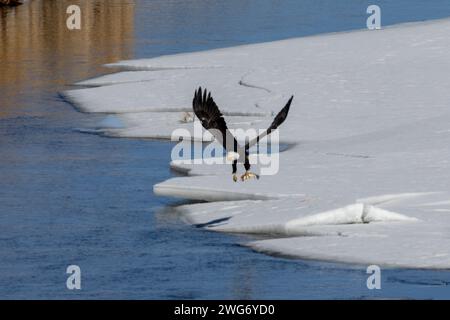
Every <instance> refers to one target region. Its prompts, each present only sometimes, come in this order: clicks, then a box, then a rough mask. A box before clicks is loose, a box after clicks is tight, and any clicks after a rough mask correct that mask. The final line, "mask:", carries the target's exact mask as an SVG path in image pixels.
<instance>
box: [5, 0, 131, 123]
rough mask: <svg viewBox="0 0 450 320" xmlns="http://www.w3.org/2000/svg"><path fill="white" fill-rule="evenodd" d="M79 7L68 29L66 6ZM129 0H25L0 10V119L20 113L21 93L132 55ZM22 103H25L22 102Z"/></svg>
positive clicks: (52, 87) (52, 86) (54, 86)
mask: <svg viewBox="0 0 450 320" xmlns="http://www.w3.org/2000/svg"><path fill="white" fill-rule="evenodd" d="M72 4H76V5H79V6H80V8H81V21H82V29H81V30H72V31H71V30H68V28H67V26H66V19H67V18H68V17H69V15H68V14H67V13H66V9H67V7H68V6H69V5H72ZM133 38H134V1H132V0H128V1H120V0H81V1H80V0H79V1H74V0H68V1H67V0H57V1H56V0H30V1H29V2H27V3H25V4H24V5H22V6H19V7H15V8H0V118H2V117H5V116H8V115H11V114H17V113H20V111H19V110H18V109H20V106H21V105H23V104H24V103H27V102H26V99H24V97H25V96H28V97H33V96H36V95H40V94H42V92H45V91H48V92H55V93H56V92H57V91H58V90H60V89H61V88H62V87H63V86H64V85H67V84H70V83H73V82H74V81H77V80H81V79H85V78H88V77H92V76H94V75H97V74H99V73H102V72H104V71H105V69H104V68H102V67H101V65H102V64H105V63H109V62H114V61H117V60H121V59H128V58H131V57H132V53H133V52H132V50H133V41H134V40H133ZM24 101H25V102H24Z"/></svg>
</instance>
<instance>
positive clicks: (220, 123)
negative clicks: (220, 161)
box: [192, 87, 237, 151]
mask: <svg viewBox="0 0 450 320" xmlns="http://www.w3.org/2000/svg"><path fill="white" fill-rule="evenodd" d="M192 107H193V109H194V113H195V115H196V116H197V118H198V119H199V120H200V122H201V123H202V126H203V128H205V129H206V130H208V131H209V132H210V133H211V134H212V135H213V136H214V138H215V139H216V140H217V141H219V142H220V143H221V144H222V145H223V147H224V149H225V150H227V151H233V150H235V149H236V148H237V141H236V139H235V138H234V136H233V135H232V134H231V132H230V131H229V130H228V127H227V124H226V122H225V119H224V118H223V114H222V113H221V112H220V110H219V107H217V105H216V103H215V102H214V99H213V98H212V97H211V92H209V93H208V92H207V90H206V89H205V90H203V91H202V88H201V87H200V88H199V89H198V90H197V91H195V94H194V100H193V101H192ZM227 144H229V146H230V147H229V148H227Z"/></svg>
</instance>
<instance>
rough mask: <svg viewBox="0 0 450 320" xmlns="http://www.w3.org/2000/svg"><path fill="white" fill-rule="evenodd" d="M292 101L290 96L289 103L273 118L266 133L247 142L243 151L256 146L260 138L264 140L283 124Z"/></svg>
mask: <svg viewBox="0 0 450 320" xmlns="http://www.w3.org/2000/svg"><path fill="white" fill-rule="evenodd" d="M292 99H294V96H292V97H291V98H290V99H289V101H288V102H287V103H286V105H285V106H284V108H283V109H281V111H280V112H278V114H277V116H276V117H275V119H273V122H272V124H271V125H270V127H269V128H268V129H267V130H266V131H264V132H263V133H262V134H260V135H259V136H258V137H256V138H255V139H253V140H251V141H249V142H247V143H246V144H245V149H246V150H248V149H249V148H251V147H252V146H254V145H255V144H257V143H258V142H259V141H260V140H261V139H262V138H264V137H265V136H267V135H269V134H270V133H271V132H272V131H273V130H276V129H277V128H278V127H279V126H280V125H281V124H282V123H283V122H284V120H286V118H287V116H288V113H289V108H290V107H291V103H292Z"/></svg>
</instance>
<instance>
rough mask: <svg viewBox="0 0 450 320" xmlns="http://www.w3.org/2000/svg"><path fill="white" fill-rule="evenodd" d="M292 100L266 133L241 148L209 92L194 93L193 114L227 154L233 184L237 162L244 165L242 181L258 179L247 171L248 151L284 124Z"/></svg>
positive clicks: (235, 179) (248, 162) (248, 166)
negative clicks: (231, 169) (230, 164)
mask: <svg viewBox="0 0 450 320" xmlns="http://www.w3.org/2000/svg"><path fill="white" fill-rule="evenodd" d="M292 99H294V96H292V97H291V98H290V99H289V101H288V102H287V103H286V105H285V106H284V108H283V109H281V111H280V112H279V113H278V114H277V116H276V117H275V119H274V120H273V122H272V124H271V125H270V127H269V128H268V129H267V130H266V131H264V132H263V133H262V134H260V135H259V136H258V137H256V138H255V139H253V140H251V141H247V142H246V143H245V145H244V146H241V145H239V144H238V142H237V141H236V138H235V137H234V136H233V134H232V133H231V132H230V131H229V130H228V127H227V124H226V122H225V119H224V118H223V114H222V113H221V112H220V110H219V108H218V107H217V105H216V103H215V102H214V99H213V98H212V97H211V92H209V93H208V92H207V90H206V89H205V90H203V91H202V88H201V87H200V88H199V89H198V90H196V91H195V94H194V100H193V101H192V107H193V109H194V113H195V115H196V116H197V118H198V119H199V120H200V122H201V123H202V126H203V128H205V129H206V130H208V131H209V132H210V133H211V134H212V135H213V136H214V138H215V139H216V140H217V141H218V142H219V143H221V144H222V146H223V148H224V149H225V151H226V152H227V159H228V160H230V161H233V162H232V166H233V171H232V175H233V180H234V182H236V181H237V180H238V178H237V176H236V172H237V162H238V160H239V162H241V163H242V162H243V163H244V168H245V174H243V175H242V176H241V180H242V181H245V180H248V179H250V178H256V179H259V176H258V175H257V174H255V173H252V172H250V171H249V170H250V161H249V159H248V157H249V149H250V148H251V147H252V146H253V145H255V144H257V143H258V142H259V141H260V139H262V138H264V137H265V136H267V135H269V134H270V133H271V132H272V131H274V130H275V129H277V128H278V127H279V126H280V125H281V124H282V123H283V122H284V120H286V118H287V115H288V113H289V108H290V106H291V102H292Z"/></svg>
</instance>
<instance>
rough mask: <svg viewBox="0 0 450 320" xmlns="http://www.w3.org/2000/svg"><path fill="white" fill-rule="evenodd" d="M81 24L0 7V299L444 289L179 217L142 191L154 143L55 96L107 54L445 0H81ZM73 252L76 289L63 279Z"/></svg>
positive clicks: (268, 34)
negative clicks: (109, 132) (111, 131)
mask: <svg viewBox="0 0 450 320" xmlns="http://www.w3.org/2000/svg"><path fill="white" fill-rule="evenodd" d="M80 3H81V8H82V13H83V17H85V20H83V21H84V22H83V23H84V24H83V29H82V30H81V31H77V32H72V31H68V30H67V29H66V28H65V23H64V20H65V17H66V15H65V8H66V7H67V6H68V5H69V4H71V2H70V1H65V0H62V1H57V2H56V1H46V0H32V1H30V2H29V3H27V4H25V5H23V6H20V7H17V8H12V9H7V8H0V19H1V20H0V28H1V29H0V36H1V37H0V61H2V67H1V68H2V69H0V298H2V299H344V298H350V299H367V298H368V299H370V298H435V299H443V298H444V299H445V298H450V272H449V271H428V270H399V269H386V270H384V269H383V270H382V288H381V290H368V289H367V286H366V280H367V277H368V275H367V274H366V270H365V268H364V267H362V266H351V265H342V264H333V263H322V262H316V261H303V260H294V259H287V258H283V257H272V256H267V255H264V254H260V253H256V252H253V251H252V250H250V249H248V248H246V247H244V246H241V245H240V244H241V243H244V242H245V241H246V240H247V237H246V236H245V235H227V234H220V233H212V232H207V231H205V230H202V229H199V228H195V227H192V226H189V225H186V224H185V223H183V222H182V221H181V219H180V217H179V216H178V213H177V212H176V211H175V210H174V207H175V206H176V205H179V204H182V203H185V202H183V201H182V200H174V199H168V198H163V197H156V196H155V195H153V193H152V187H153V185H154V184H155V183H158V182H160V181H163V180H165V179H168V178H170V177H171V176H173V175H174V173H172V172H170V170H169V166H168V163H169V157H170V151H171V148H172V145H171V144H170V143H168V142H162V141H152V140H145V139H111V138H105V137H100V136H96V135H89V134H83V133H80V132H79V131H78V130H77V128H87V127H90V126H93V125H95V123H96V122H97V121H98V120H99V119H101V118H102V116H100V115H89V114H82V113H79V112H77V111H75V110H74V109H73V108H72V107H71V106H70V105H69V104H67V103H66V102H65V101H63V100H62V99H61V98H59V95H58V92H59V91H61V90H64V89H67V88H69V87H70V84H71V83H73V82H75V81H78V80H83V79H86V78H89V77H93V76H97V75H100V74H104V73H107V72H111V70H108V69H105V68H103V67H102V64H104V63H108V62H114V61H117V60H120V59H131V58H144V57H153V56H157V55H161V54H170V53H177V52H187V51H198V50H206V49H211V48H217V47H227V46H233V45H238V44H244V43H254V42H262V41H270V40H276V39H284V38H290V37H298V36H307V35H312V34H318V33H324V32H336V31H344V30H352V29H362V28H364V27H365V23H366V22H365V21H366V18H367V14H366V8H367V6H368V5H369V4H378V5H379V6H380V7H381V8H382V24H383V25H387V24H393V23H398V22H406V21H420V20H427V19H435V18H443V17H447V16H450V2H449V1H444V0H434V1H429V2H425V1H419V0H398V1H388V0H385V1H364V0H354V1H333V0H284V1H275V0H258V1H257V0H248V1H245V0H244V1H243V0H227V1H218V0H216V1H213V0H210V1H206V0H170V1H169V0H158V1H143V0H141V1H139V0H136V1H131V0H127V1H119V0H111V1H105V0H104V1H102V0H91V1H80ZM72 264H74V265H78V266H80V268H81V271H82V277H81V279H82V280H81V286H82V288H81V290H68V289H67V288H66V279H67V277H68V275H67V274H66V268H67V266H69V265H72Z"/></svg>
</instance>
